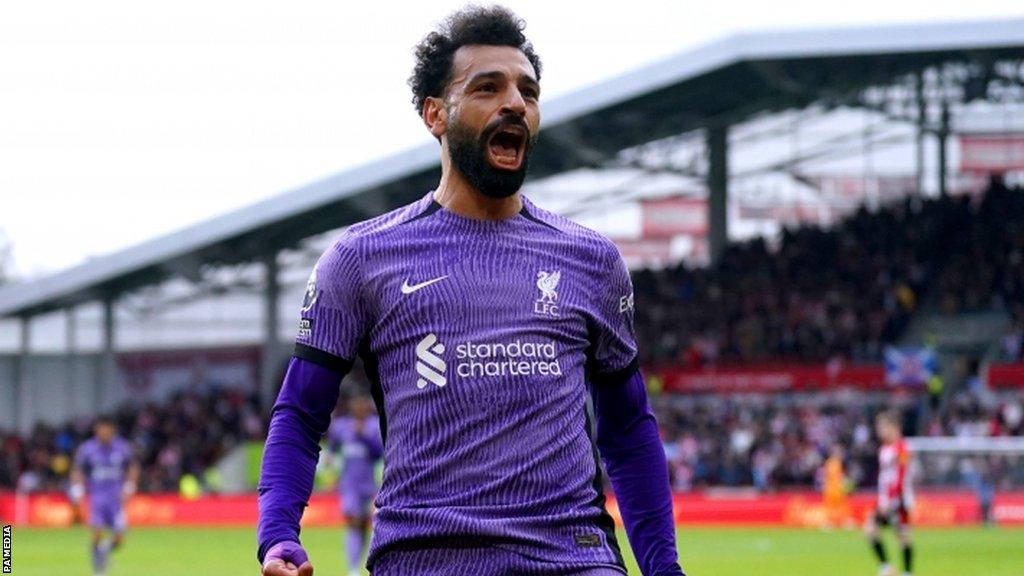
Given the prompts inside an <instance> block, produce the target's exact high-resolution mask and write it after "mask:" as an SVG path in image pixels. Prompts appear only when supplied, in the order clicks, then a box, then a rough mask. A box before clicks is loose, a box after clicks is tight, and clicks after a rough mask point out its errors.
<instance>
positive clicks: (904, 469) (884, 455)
mask: <svg viewBox="0 0 1024 576" xmlns="http://www.w3.org/2000/svg"><path fill="white" fill-rule="evenodd" d="M875 432H876V433H877V434H878V439H879V441H880V443H881V447H880V448H879V450H878V504H877V507H876V508H875V513H874V514H872V515H870V516H869V517H868V523H867V535H868V538H869V539H870V540H871V546H872V547H873V548H874V550H875V555H876V556H877V557H878V563H879V565H880V568H879V571H878V573H879V574H880V575H883V576H889V575H890V574H892V566H891V565H890V564H889V560H888V558H887V556H886V553H885V548H884V547H883V546H882V539H881V537H880V534H879V528H880V527H882V526H889V525H892V527H893V528H894V529H895V530H896V535H897V537H898V538H899V541H900V547H901V548H902V550H903V573H904V574H910V573H911V571H912V570H913V568H912V563H913V546H912V542H911V540H910V510H911V508H912V507H913V505H914V494H913V491H912V489H911V480H910V451H909V450H908V448H907V443H906V441H905V440H903V433H902V431H901V429H900V419H899V416H898V415H897V414H896V413H894V412H882V413H880V414H878V416H877V417H876V418H875Z"/></svg>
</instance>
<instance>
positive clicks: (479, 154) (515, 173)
mask: <svg viewBox="0 0 1024 576" xmlns="http://www.w3.org/2000/svg"><path fill="white" fill-rule="evenodd" d="M509 125H512V126H519V127H520V128H523V129H524V130H526V134H527V137H526V145H525V146H524V147H523V160H522V162H521V163H520V165H519V167H518V168H516V169H515V170H504V169H500V168H495V167H494V166H492V165H491V163H490V162H488V160H487V154H488V150H487V142H488V141H489V140H490V138H491V136H492V135H494V133H495V132H497V131H499V130H501V129H502V128H504V127H506V126H509ZM536 141H537V137H536V136H534V135H532V134H531V133H530V129H529V127H528V126H527V125H526V122H525V121H524V120H523V119H522V118H519V117H515V116H505V117H502V118H500V119H498V120H495V121H493V122H491V123H490V124H488V125H487V126H485V127H484V129H483V131H482V132H481V133H480V136H479V137H478V138H477V137H474V136H473V132H472V130H470V129H469V127H467V126H465V125H463V124H462V123H461V122H459V121H458V118H456V117H452V122H450V124H449V127H448V156H449V158H450V159H451V161H452V165H454V166H455V168H456V169H457V170H458V171H459V172H460V173H461V174H462V175H463V176H465V178H466V180H467V181H468V182H469V183H470V184H471V185H472V186H473V187H474V188H476V189H477V190H479V191H480V192H481V193H482V194H484V195H485V196H488V197H490V198H508V197H509V196H511V195H513V194H515V193H516V192H518V191H519V188H521V187H522V185H523V180H525V179H526V169H527V165H528V164H529V160H530V153H531V152H532V151H533V145H534V143H535V142H536Z"/></svg>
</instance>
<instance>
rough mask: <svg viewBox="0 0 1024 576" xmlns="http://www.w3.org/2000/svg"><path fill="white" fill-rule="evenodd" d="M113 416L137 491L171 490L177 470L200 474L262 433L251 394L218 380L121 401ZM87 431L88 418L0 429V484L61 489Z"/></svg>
mask: <svg viewBox="0 0 1024 576" xmlns="http://www.w3.org/2000/svg"><path fill="white" fill-rule="evenodd" d="M113 417H114V420H115V422H116V423H117V426H118V429H119V431H120V433H121V434H122V435H123V436H124V438H126V439H127V440H128V441H130V442H131V444H132V446H133V448H134V450H135V454H136V457H137V458H138V461H139V463H140V465H141V469H142V474H141V476H140V478H139V489H140V490H142V491H144V492H162V491H177V490H178V482H179V479H180V478H181V476H182V475H184V474H191V475H193V476H195V477H202V475H204V473H205V472H206V470H207V469H208V468H209V467H210V466H211V465H212V464H213V463H215V462H216V461H217V460H218V459H219V458H220V457H221V456H223V455H224V454H225V453H227V451H229V450H230V449H231V448H232V447H234V446H236V445H237V444H239V443H240V442H243V441H245V440H260V439H262V438H264V436H265V434H266V425H267V422H266V415H265V413H264V411H263V410H262V409H261V408H260V404H259V399H258V397H257V396H256V395H254V394H251V395H247V394H245V393H243V392H240V391H238V390H236V389H230V388H217V387H213V388H210V389H208V390H206V391H204V392H187V391H181V392H177V393H175V394H173V395H172V396H170V397H169V398H167V399H165V400H163V401H162V402H150V403H147V404H144V405H141V406H140V405H135V404H126V405H124V406H123V407H122V408H120V409H119V410H117V411H116V412H115V413H114V414H113ZM91 435H92V422H91V420H89V419H79V420H75V421H72V422H68V423H65V424H63V425H60V426H48V425H46V424H37V425H36V426H35V427H34V428H33V429H32V431H31V433H30V434H28V435H27V436H26V437H22V436H19V435H16V434H13V433H7V434H5V433H3V432H2V431H0V489H2V488H8V489H9V488H13V487H16V486H17V487H19V488H20V489H22V490H26V491H35V490H64V489H65V488H66V487H67V479H68V474H69V473H70V470H71V466H72V464H73V458H74V453H75V450H76V448H77V447H78V446H79V445H80V444H81V443H82V442H84V441H85V440H87V439H88V438H89V437H90V436H91Z"/></svg>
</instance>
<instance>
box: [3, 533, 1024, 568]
mask: <svg viewBox="0 0 1024 576" xmlns="http://www.w3.org/2000/svg"><path fill="white" fill-rule="evenodd" d="M914 535H915V539H916V549H915V554H914V556H915V559H914V560H915V570H914V572H915V574H917V575H921V576H965V575H971V574H978V575H984V576H1022V575H1024V529H999V528H995V529H985V528H957V529H930V530H924V529H918V530H915V532H914ZM302 536H303V543H304V544H305V546H306V549H307V550H308V551H309V553H310V557H311V559H312V561H313V565H314V566H315V567H316V573H317V574H318V575H319V576H342V575H343V572H342V564H341V554H342V546H343V542H344V540H343V533H342V530H341V529H329V528H311V529H306V530H303V533H302ZM886 536H887V540H886V544H887V547H888V550H889V555H890V558H891V559H892V560H898V558H899V554H898V552H899V549H898V548H897V546H896V543H895V541H894V540H893V539H892V537H891V535H890V534H887V535H886ZM619 538H620V543H623V544H624V543H625V535H624V534H622V533H621V532H620V534H619ZM88 540H89V536H88V533H87V532H86V530H85V529H84V528H71V529H57V530H43V529H27V528H22V529H15V530H14V534H13V546H12V548H13V568H14V570H13V574H14V575H15V576H55V575H61V576H77V575H82V576H91V568H90V566H89V550H88ZM678 542H679V554H680V558H681V559H682V564H683V568H684V569H685V570H686V571H687V573H688V574H689V575H690V576H702V575H707V576H773V575H779V576H805V575H806V576H814V575H818V574H821V575H827V576H873V575H874V574H875V573H876V567H875V564H874V560H873V558H872V556H871V553H870V550H869V548H868V545H867V544H866V543H865V541H864V538H863V537H862V536H861V534H860V532H857V531H837V532H821V531H818V530H800V529H732V528H687V529H684V530H679V532H678ZM626 548H628V546H627V547H626ZM624 552H626V554H627V561H628V562H629V569H630V574H640V572H639V570H637V568H636V563H635V562H634V561H633V558H632V555H631V554H629V552H628V550H624ZM895 566H896V567H897V568H899V567H900V566H899V564H898V562H897V563H896V564H895ZM258 573H259V572H258V566H257V564H256V558H255V535H254V530H253V529H246V528H136V529H132V530H130V531H129V533H128V535H127V540H126V546H125V547H124V548H122V549H121V550H120V551H119V552H117V553H116V554H115V555H114V558H113V563H112V566H111V569H110V571H109V573H108V576H180V575H182V574H188V575H190V576H192V575H194V576H207V575H209V576H255V575H256V574H258Z"/></svg>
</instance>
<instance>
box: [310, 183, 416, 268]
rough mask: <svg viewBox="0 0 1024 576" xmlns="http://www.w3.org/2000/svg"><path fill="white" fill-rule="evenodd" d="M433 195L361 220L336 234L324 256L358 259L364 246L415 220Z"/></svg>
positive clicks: (345, 259) (330, 258)
mask: <svg viewBox="0 0 1024 576" xmlns="http://www.w3.org/2000/svg"><path fill="white" fill-rule="evenodd" d="M430 201H431V195H430V194H426V195H424V196H422V197H420V198H419V199H418V200H416V201H414V202H410V203H408V204H405V205H403V206H399V207H398V208H395V209H393V210H389V211H387V212H385V213H383V214H380V215H378V216H374V217H372V218H367V219H365V220H360V221H358V222H355V223H354V224H351V225H350V226H348V227H347V228H345V229H344V230H342V231H341V232H339V233H337V234H335V235H334V237H333V238H332V239H331V243H330V245H328V246H327V248H326V249H325V250H324V252H323V255H322V258H326V259H328V260H338V261H341V262H352V261H353V260H355V261H358V260H359V259H360V258H361V255H362V250H363V249H362V246H363V245H364V244H366V243H367V242H373V241H374V240H376V239H379V237H380V236H381V235H385V234H387V233H388V232H389V231H392V230H394V229H395V228H396V227H397V226H399V225H401V224H404V223H406V222H409V221H411V220H414V219H415V218H416V217H417V216H419V215H421V214H423V213H424V211H425V210H427V209H429V207H430Z"/></svg>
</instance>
